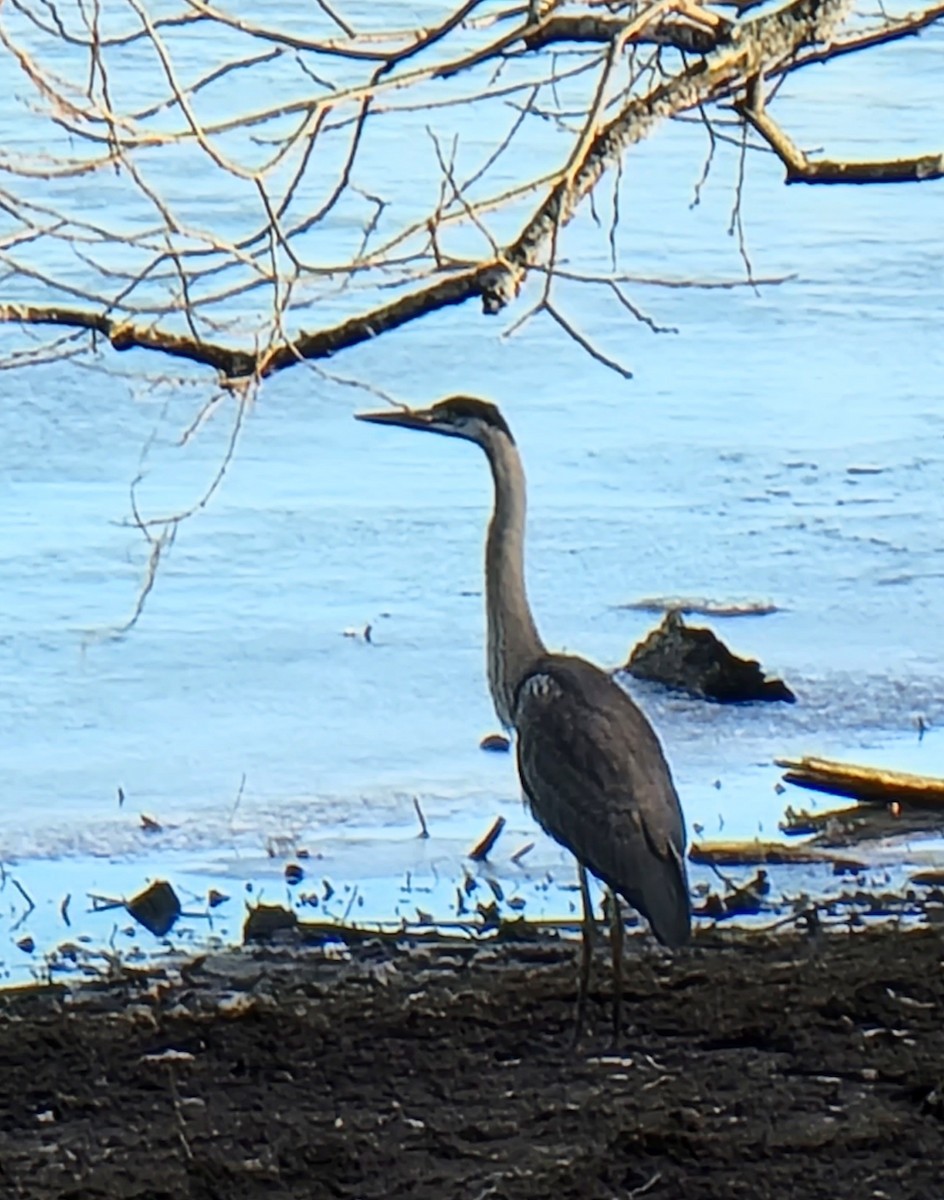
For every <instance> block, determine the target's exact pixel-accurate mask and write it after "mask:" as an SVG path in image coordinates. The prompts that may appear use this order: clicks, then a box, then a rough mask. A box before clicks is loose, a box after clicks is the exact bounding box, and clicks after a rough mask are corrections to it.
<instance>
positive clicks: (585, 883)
mask: <svg viewBox="0 0 944 1200" xmlns="http://www.w3.org/2000/svg"><path fill="white" fill-rule="evenodd" d="M577 872H578V875H579V878H580V898H581V900H582V901H583V933H582V936H581V939H580V965H579V968H578V973H577V1015H576V1018H575V1020H574V1041H573V1044H574V1045H575V1046H576V1045H577V1043H578V1042H579V1041H580V1038H581V1035H582V1034H583V1027H584V1023H585V1021H586V1019H587V992H588V991H589V989H590V964H591V962H592V961H593V899H592V898H591V896H590V881H589V879H588V878H587V869H586V867H585V866H584V865H583V863H578V864H577Z"/></svg>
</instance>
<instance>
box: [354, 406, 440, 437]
mask: <svg viewBox="0 0 944 1200" xmlns="http://www.w3.org/2000/svg"><path fill="white" fill-rule="evenodd" d="M354 418H355V420H357V421H370V422H371V424H373V425H401V426H402V427H403V428H404V429H426V430H429V431H431V432H436V426H435V425H434V424H433V421H434V419H435V418H434V417H433V415H432V413H431V412H430V410H429V409H428V408H417V409H409V408H392V409H385V410H384V411H383V412H369V413H355V414H354Z"/></svg>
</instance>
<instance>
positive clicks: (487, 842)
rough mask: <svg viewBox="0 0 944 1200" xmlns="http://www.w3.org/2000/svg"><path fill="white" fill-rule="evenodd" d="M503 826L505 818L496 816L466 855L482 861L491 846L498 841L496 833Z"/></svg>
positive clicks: (475, 860)
mask: <svg viewBox="0 0 944 1200" xmlns="http://www.w3.org/2000/svg"><path fill="white" fill-rule="evenodd" d="M504 828H505V818H504V817H496V818H495V820H494V821H493V822H492V824H491V827H490V828H489V830H488V832H487V833H486V834H485V836H484V837H483V838H482V839H481V841H478V842H476V844H475V845H474V846H473V847H472V849H471V850H470V851H469V855H468V857H469V858H471V859H472V861H473V862H484V861H485V860H486V859H487V858H488V856H489V854H490V853H491V850H492V847H493V846H494V845H495V843H496V842H497V841H498V835H499V834H500V833H501V831H502V830H503V829H504Z"/></svg>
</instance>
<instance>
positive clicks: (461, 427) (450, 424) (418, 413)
mask: <svg viewBox="0 0 944 1200" xmlns="http://www.w3.org/2000/svg"><path fill="white" fill-rule="evenodd" d="M355 415H356V417H357V419H358V421H372V422H374V424H376V425H402V426H403V428H404V429H425V430H427V431H428V432H430V433H443V434H445V435H446V436H447V437H459V438H465V440H466V441H467V442H477V443H478V444H479V445H480V446H486V447H487V446H488V445H489V443H490V442H491V441H492V440H493V439H494V438H495V436H496V434H504V436H505V437H506V438H508V439H509V441H511V442H514V440H515V439H514V438H513V437H512V435H511V430H510V429H509V428H508V423H507V421H506V420H505V418H504V417H503V416H502V415H501V412H500V410H499V409H498V407H497V405H495V404H489V402H488V401H487V400H479V399H477V398H476V397H475V396H449V397H448V398H447V399H445V400H439V401H437V402H436V403H435V404H434V405H432V406H431V407H430V408H403V409H388V410H386V411H384V412H373V413H356V414H355Z"/></svg>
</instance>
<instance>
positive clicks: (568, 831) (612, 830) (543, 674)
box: [515, 655, 691, 946]
mask: <svg viewBox="0 0 944 1200" xmlns="http://www.w3.org/2000/svg"><path fill="white" fill-rule="evenodd" d="M515 727H516V729H517V730H518V771H519V774H520V776H521V782H522V784H523V785H524V790H525V793H526V794H527V796H528V799H529V801H530V803H531V809H532V811H533V813H534V815H535V817H536V818H537V820H538V823H539V824H540V825H541V827H542V828H543V829H544V830H546V832H547V833H549V834H550V835H551V837H552V838H554V839H555V841H558V842H560V843H561V844H562V845H564V846H566V847H567V848H568V849H569V850H570V851H571V852H572V853H573V855H574V856H575V858H577V860H578V861H579V862H582V863H583V864H584V866H586V867H587V868H589V870H590V871H591V873H592V874H594V875H595V876H596V877H597V879H599V880H601V881H602V882H603V883H605V884H607V885H608V886H609V887H610V888H611V889H612V890H613V891H614V892H618V893H619V894H620V895H621V896H623V897H624V898H625V899H626V900H628V901H629V903H630V904H631V905H632V906H633V908H635V909H636V910H637V911H638V912H640V913H642V915H643V916H644V917H645V918H646V919H647V920H648V922H649V924H650V925H651V926H652V931H653V933H654V934H655V935H656V937H657V938H658V939H659V941H660V942H662V943H663V944H664V945H666V946H681V945H683V944H684V943H685V942H686V941H687V940H688V937H689V933H690V924H691V921H690V915H689V911H690V909H689V898H688V884H687V881H686V878H685V860H684V854H685V828H684V824H683V821H682V812H681V808H680V806H679V801H678V796H677V795H676V791H675V787H674V785H673V783H672V777H671V775H670V773H669V768H668V764H667V763H666V761H665V756H664V754H663V753H662V747H661V746H660V744H659V739H658V738H657V737H656V735H655V733H654V732H653V729H652V726H651V725H650V724H649V722H648V721H647V720H646V718H645V716H644V715H643V714H642V712H640V710H639V709H638V708H637V707H636V705H635V704H634V703H633V701H632V700H631V699H630V697H629V696H628V695H627V694H626V692H624V691H623V689H622V688H621V687H620V686H619V684H617V683H615V682H614V681H613V680H612V679H611V678H610V676H609V675H607V674H606V672H605V671H601V670H600V668H599V667H596V666H594V665H593V664H592V663H589V662H586V661H585V660H584V659H581V658H571V657H567V656H564V655H549V656H548V657H547V658H545V659H543V660H542V661H541V662H539V663H537V664H536V665H535V668H534V671H533V673H532V674H530V675H528V676H527V677H526V678H525V679H524V680H523V681H522V683H521V685H520V687H519V689H518V699H517V704H516V707H515Z"/></svg>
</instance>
